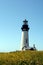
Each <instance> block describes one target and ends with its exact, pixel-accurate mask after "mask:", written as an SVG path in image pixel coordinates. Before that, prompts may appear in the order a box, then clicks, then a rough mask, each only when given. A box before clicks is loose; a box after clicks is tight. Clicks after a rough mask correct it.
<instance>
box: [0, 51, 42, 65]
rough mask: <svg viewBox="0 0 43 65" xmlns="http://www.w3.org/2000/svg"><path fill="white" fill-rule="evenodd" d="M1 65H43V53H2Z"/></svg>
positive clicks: (0, 54)
mask: <svg viewBox="0 0 43 65" xmlns="http://www.w3.org/2000/svg"><path fill="white" fill-rule="evenodd" d="M0 65H43V51H29V50H27V51H16V52H9V53H0Z"/></svg>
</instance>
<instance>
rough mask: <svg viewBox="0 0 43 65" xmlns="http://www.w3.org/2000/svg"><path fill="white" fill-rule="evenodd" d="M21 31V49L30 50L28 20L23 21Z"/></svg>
mask: <svg viewBox="0 0 43 65" xmlns="http://www.w3.org/2000/svg"><path fill="white" fill-rule="evenodd" d="M21 30H22V36H21V46H20V49H21V50H27V49H29V35H28V31H29V27H28V21H27V20H26V19H25V20H24V21H23V25H22V27H21Z"/></svg>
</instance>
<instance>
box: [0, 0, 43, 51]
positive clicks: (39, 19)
mask: <svg viewBox="0 0 43 65" xmlns="http://www.w3.org/2000/svg"><path fill="white" fill-rule="evenodd" d="M24 19H27V20H28V24H29V27H30V30H29V45H30V46H33V44H35V45H36V48H37V49H38V50H43V0H0V52H8V51H16V50H19V49H20V43H21V34H22V31H21V26H22V24H23V22H22V21H23V20H24Z"/></svg>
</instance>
